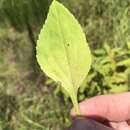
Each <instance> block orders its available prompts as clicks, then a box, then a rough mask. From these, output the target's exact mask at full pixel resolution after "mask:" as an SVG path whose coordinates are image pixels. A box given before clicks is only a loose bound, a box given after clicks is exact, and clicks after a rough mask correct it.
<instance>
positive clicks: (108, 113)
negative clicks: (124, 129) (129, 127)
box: [71, 92, 130, 121]
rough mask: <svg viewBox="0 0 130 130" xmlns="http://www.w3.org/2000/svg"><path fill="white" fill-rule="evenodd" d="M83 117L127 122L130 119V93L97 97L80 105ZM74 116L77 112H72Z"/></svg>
mask: <svg viewBox="0 0 130 130" xmlns="http://www.w3.org/2000/svg"><path fill="white" fill-rule="evenodd" d="M80 112H81V115H82V116H95V117H102V118H105V119H107V120H109V121H125V120H128V119H130V92H127V93H122V94H115V95H105V96H97V97H94V98H90V99H87V100H85V101H83V102H81V103H80ZM71 115H72V116H75V115H76V114H75V112H74V111H73V110H72V112H71Z"/></svg>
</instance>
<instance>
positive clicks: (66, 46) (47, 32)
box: [37, 0, 91, 99]
mask: <svg viewBox="0 0 130 130" xmlns="http://www.w3.org/2000/svg"><path fill="white" fill-rule="evenodd" d="M37 59H38V62H39V64H40V66H41V69H42V70H43V71H44V72H45V73H46V74H47V75H48V76H49V77H50V78H52V79H53V80H55V81H56V82H61V84H62V86H63V87H64V88H65V89H66V91H67V92H68V93H69V95H70V96H71V95H73V97H74V96H75V97H77V91H78V88H79V86H80V85H81V84H82V82H83V80H84V79H85V77H86V75H87V73H88V71H89V69H90V66H91V53H90V50H89V47H88V45H87V42H86V38H85V34H84V33H83V31H82V28H81V26H80V25H79V23H78V21H77V20H76V19H75V18H74V16H73V15H72V14H71V13H70V12H69V11H68V10H67V9H66V8H65V7H64V6H63V5H62V4H60V3H59V2H57V1H55V0H54V1H53V2H52V5H51V6H50V9H49V14H48V17H47V20H46V22H45V25H44V26H43V29H42V30H41V33H40V35H39V40H38V42H37ZM72 93H74V94H72ZM71 98H72V97H71ZM76 99H77V98H76Z"/></svg>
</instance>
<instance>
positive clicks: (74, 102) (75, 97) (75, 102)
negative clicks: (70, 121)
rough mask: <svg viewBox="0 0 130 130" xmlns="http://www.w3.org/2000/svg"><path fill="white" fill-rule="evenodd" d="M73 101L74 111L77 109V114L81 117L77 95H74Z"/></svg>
mask: <svg viewBox="0 0 130 130" xmlns="http://www.w3.org/2000/svg"><path fill="white" fill-rule="evenodd" d="M71 99H72V102H73V105H74V109H75V112H76V114H77V116H80V115H81V113H80V109H79V104H78V100H77V94H73V95H72V96H71Z"/></svg>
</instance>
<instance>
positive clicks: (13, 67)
mask: <svg viewBox="0 0 130 130" xmlns="http://www.w3.org/2000/svg"><path fill="white" fill-rule="evenodd" d="M60 1H61V2H62V3H63V4H64V5H65V6H66V7H67V8H68V9H69V10H70V11H71V12H72V13H73V14H74V15H75V17H76V18H77V19H78V20H79V22H80V24H81V25H82V27H83V29H84V32H85V33H86V37H87V40H88V43H89V45H90V46H91V50H92V54H93V64H92V69H91V71H90V73H89V75H88V77H87V78H86V80H85V81H84V83H83V85H82V87H81V89H80V90H79V95H78V98H79V101H81V100H83V99H85V98H89V97H92V96H95V95H100V94H108V93H118V92H125V91H129V90H130V26H129V25H130V19H129V18H130V1H129V0H96V1H95V0H87V1H86V0H76V1H75V0H60ZM50 3H51V0H28V1H26V0H19V1H18V0H1V1H0V130H27V129H29V130H62V129H64V127H66V126H69V124H70V120H69V110H70V108H71V103H70V101H69V99H68V96H67V94H66V92H64V90H62V89H61V87H60V86H59V85H58V84H56V83H54V82H53V81H52V80H50V79H48V78H47V77H46V76H45V75H44V74H43V73H42V72H41V70H40V69H39V66H38V64H37V61H36V57H35V54H36V51H35V46H36V40H37V36H38V33H39V31H40V29H41V27H42V26H43V23H44V21H45V19H46V17H47V12H48V7H49V5H50ZM56 86H58V87H56ZM62 93H64V96H63V95H62Z"/></svg>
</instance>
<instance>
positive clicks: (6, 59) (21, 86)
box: [0, 28, 71, 130]
mask: <svg viewBox="0 0 130 130" xmlns="http://www.w3.org/2000/svg"><path fill="white" fill-rule="evenodd" d="M29 43H30V41H29V39H28V35H27V33H26V32H23V33H19V32H16V31H14V29H13V28H7V29H2V30H1V31H0V130H27V129H29V130H62V129H64V127H66V126H68V125H69V120H68V117H69V110H70V108H71V105H70V103H67V102H64V99H63V98H61V96H58V95H56V94H55V93H54V91H55V90H54V87H53V86H48V85H46V84H45V83H44V78H45V77H44V76H41V73H39V75H37V74H35V71H34V69H33V65H32V63H33V57H32V46H31V43H30V44H29ZM64 124H66V125H64Z"/></svg>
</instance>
